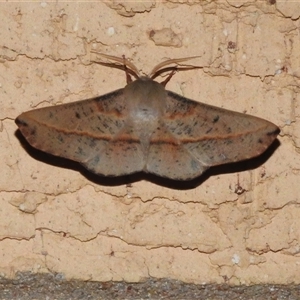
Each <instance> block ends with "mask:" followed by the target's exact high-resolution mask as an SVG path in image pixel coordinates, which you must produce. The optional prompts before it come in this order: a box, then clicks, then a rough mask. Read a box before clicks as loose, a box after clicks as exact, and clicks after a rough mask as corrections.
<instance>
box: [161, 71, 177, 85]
mask: <svg viewBox="0 0 300 300" xmlns="http://www.w3.org/2000/svg"><path fill="white" fill-rule="evenodd" d="M176 71H177V67H174V69H173V70H172V71H171V73H170V74H169V75H168V77H167V78H166V79H165V80H164V81H162V82H161V83H160V84H162V85H163V86H164V87H165V86H166V85H167V83H168V82H169V81H170V80H171V78H172V77H173V76H174V75H175V73H176Z"/></svg>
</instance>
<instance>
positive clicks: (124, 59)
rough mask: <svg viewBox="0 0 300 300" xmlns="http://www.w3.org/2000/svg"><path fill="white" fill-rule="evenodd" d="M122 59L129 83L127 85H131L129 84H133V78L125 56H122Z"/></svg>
mask: <svg viewBox="0 0 300 300" xmlns="http://www.w3.org/2000/svg"><path fill="white" fill-rule="evenodd" d="M122 58H123V66H124V71H125V74H126V82H127V84H129V83H131V82H132V78H131V76H130V73H129V70H128V68H127V64H126V58H125V55H122Z"/></svg>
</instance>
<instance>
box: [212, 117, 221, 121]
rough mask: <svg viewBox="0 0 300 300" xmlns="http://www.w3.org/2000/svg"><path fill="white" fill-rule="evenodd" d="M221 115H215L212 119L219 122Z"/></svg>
mask: <svg viewBox="0 0 300 300" xmlns="http://www.w3.org/2000/svg"><path fill="white" fill-rule="evenodd" d="M219 119H220V117H219V116H215V117H214V118H213V120H212V122H213V123H217V122H218V121H219Z"/></svg>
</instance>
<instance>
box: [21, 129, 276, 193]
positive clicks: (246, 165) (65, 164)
mask: <svg viewBox="0 0 300 300" xmlns="http://www.w3.org/2000/svg"><path fill="white" fill-rule="evenodd" d="M16 136H17V138H18V139H19V140H20V142H21V144H22V146H23V148H24V149H25V150H26V151H27V153H28V154H29V155H30V156H31V157H32V158H34V159H36V160H38V161H41V162H43V163H46V164H49V165H52V166H56V167H61V168H65V169H70V170H74V171H77V172H80V173H81V174H82V175H83V176H84V177H86V178H87V179H88V180H90V181H91V182H94V183H96V184H99V185H104V186H119V185H124V184H132V183H134V182H137V181H140V180H147V181H150V182H152V183H154V184H157V185H160V186H164V187H167V188H171V189H177V190H188V189H193V188H195V187H197V186H199V185H201V184H202V183H203V182H205V181H206V180H207V179H208V178H209V177H211V176H216V175H220V174H228V173H237V172H243V171H246V170H252V169H255V168H257V167H259V166H261V165H262V164H264V163H265V162H266V161H267V160H268V159H269V158H270V157H271V156H272V154H273V153H274V152H275V150H276V149H277V148H278V147H279V145H280V142H279V141H278V140H277V139H276V140H275V141H274V142H273V144H272V145H271V146H270V147H269V148H268V149H267V150H266V151H265V152H264V153H263V154H262V155H260V156H258V157H255V158H252V159H249V160H245V161H241V162H237V163H230V164H225V165H221V166H216V167H212V168H210V169H208V170H207V171H206V172H205V173H204V174H202V175H201V176H199V177H197V178H195V179H192V180H188V181H179V180H172V179H168V178H163V177H159V176H155V175H152V174H147V173H144V172H139V173H135V174H131V175H125V176H119V177H105V176H101V175H96V174H93V173H91V172H89V171H88V170H87V169H85V168H84V167H83V166H82V165H81V164H80V163H77V162H75V161H72V160H69V159H65V158H61V157H57V156H54V155H51V154H48V153H45V152H43V151H40V150H37V149H35V148H33V147H32V146H30V145H29V143H28V142H27V141H26V139H25V138H24V137H23V135H22V134H21V132H20V131H19V130H17V131H16Z"/></svg>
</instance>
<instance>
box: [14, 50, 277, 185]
mask: <svg viewBox="0 0 300 300" xmlns="http://www.w3.org/2000/svg"><path fill="white" fill-rule="evenodd" d="M102 56H104V57H105V58H106V59H109V60H110V61H114V62H115V63H114V64H111V63H109V64H108V63H103V64H105V65H113V66H114V67H117V68H122V69H124V70H125V71H126V75H127V82H128V84H127V85H126V86H125V87H124V88H121V89H119V90H116V91H113V92H111V93H108V94H105V95H103V96H99V97H95V98H91V99H88V100H82V101H77V102H73V103H69V104H63V105H57V106H53V107H46V108H40V109H34V110H31V111H28V112H25V113H22V114H21V115H20V116H18V117H17V118H16V124H17V125H18V126H19V129H20V131H21V133H22V134H23V136H24V137H25V138H26V140H27V141H28V142H29V144H30V145H31V146H33V147H35V148H37V149H39V150H42V151H45V152H48V153H51V154H53V155H57V156H61V157H64V158H68V159H71V160H74V161H77V162H79V163H81V164H82V165H83V166H84V167H86V168H87V169H88V170H89V171H91V172H93V173H96V174H99V175H100V174H101V175H104V176H120V175H126V174H131V173H135V172H139V171H144V172H148V173H152V174H155V175H158V176H162V177H166V178H170V179H175V180H189V179H193V178H195V177H197V176H199V175H201V174H202V173H203V172H204V171H205V170H206V169H208V168H209V167H211V166H216V165H221V164H226V163H231V162H237V161H241V160H245V159H249V158H252V157H255V156H258V155H260V154H261V153H263V152H264V151H265V150H266V149H267V148H268V147H269V146H270V145H271V144H272V142H273V141H274V140H275V139H276V136H277V135H278V134H279V132H280V130H279V128H278V127H277V126H276V125H274V124H273V123H271V122H269V121H266V120H263V119H260V118H257V117H254V116H250V115H246V114H243V113H238V112H234V111H230V110H226V109H222V108H219V107H215V106H211V105H207V104H203V103H200V102H196V101H193V100H190V99H187V98H185V97H182V96H180V95H178V94H175V93H173V92H171V91H168V90H166V89H165V85H166V83H167V82H168V81H169V79H170V78H171V76H172V75H173V74H174V72H175V70H176V69H177V67H170V66H169V67H165V66H166V65H170V64H173V63H176V64H178V63H179V62H182V61H184V60H186V59H174V60H168V61H165V62H163V63H161V64H159V65H158V66H156V67H155V68H154V69H153V71H152V72H151V73H150V75H149V77H148V76H140V75H139V72H138V70H137V68H136V67H135V66H134V65H133V64H132V63H130V62H129V61H128V60H126V59H125V58H123V59H121V58H117V57H113V56H108V55H104V54H103V55H102ZM170 70H172V72H171V74H170V75H169V76H168V78H167V79H166V80H165V81H164V82H163V83H158V82H156V81H154V80H153V79H154V78H155V77H157V76H158V75H159V74H161V73H162V72H165V71H170ZM129 74H130V75H132V76H134V77H135V78H136V80H135V81H131V78H130V75H129Z"/></svg>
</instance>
